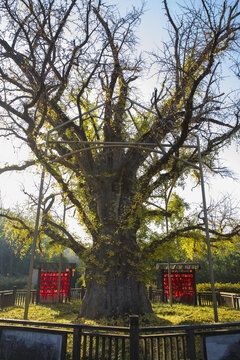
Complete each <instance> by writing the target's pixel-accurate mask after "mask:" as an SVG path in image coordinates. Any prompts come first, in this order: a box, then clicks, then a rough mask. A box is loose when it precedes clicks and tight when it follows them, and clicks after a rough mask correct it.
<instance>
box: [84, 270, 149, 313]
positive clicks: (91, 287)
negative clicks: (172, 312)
mask: <svg viewBox="0 0 240 360" xmlns="http://www.w3.org/2000/svg"><path fill="white" fill-rule="evenodd" d="M96 275H97V274H96ZM150 312H152V308H151V304H150V302H149V300H148V297H147V292H146V287H145V285H144V284H143V283H141V282H139V281H137V280H136V278H135V276H134V275H133V276H130V277H129V278H125V277H124V276H123V275H122V274H120V275H117V276H115V275H114V274H112V273H111V274H109V275H108V276H107V277H106V283H105V284H101V283H99V282H97V281H95V280H94V279H93V280H91V281H89V282H88V285H87V291H86V294H85V296H84V299H83V302H82V308H81V314H80V316H83V317H85V318H88V319H99V318H101V317H111V316H122V315H124V314H144V313H150Z"/></svg>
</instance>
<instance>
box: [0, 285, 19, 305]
mask: <svg viewBox="0 0 240 360" xmlns="http://www.w3.org/2000/svg"><path fill="white" fill-rule="evenodd" d="M15 298H16V289H14V290H4V291H0V308H4V307H7V306H14V305H15Z"/></svg>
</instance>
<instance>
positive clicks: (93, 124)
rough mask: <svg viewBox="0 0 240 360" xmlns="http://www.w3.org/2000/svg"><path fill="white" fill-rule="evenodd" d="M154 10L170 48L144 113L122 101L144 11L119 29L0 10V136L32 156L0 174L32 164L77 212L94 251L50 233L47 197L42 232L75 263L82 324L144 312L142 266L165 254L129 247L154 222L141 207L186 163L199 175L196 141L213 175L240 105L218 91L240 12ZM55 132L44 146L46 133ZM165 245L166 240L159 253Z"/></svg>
mask: <svg viewBox="0 0 240 360" xmlns="http://www.w3.org/2000/svg"><path fill="white" fill-rule="evenodd" d="M163 3H164V8H165V14H166V15H167V19H168V23H169V38H168V41H167V42H165V43H164V44H163V46H162V49H163V51H162V53H161V54H157V55H155V56H154V61H155V66H157V67H158V68H159V71H160V74H161V76H160V79H161V81H159V82H160V83H159V87H158V89H156V90H155V91H154V93H153V97H152V99H151V105H148V102H147V101H143V100H141V104H146V105H147V107H149V106H150V107H151V111H148V110H144V109H143V108H142V107H139V106H137V104H136V102H133V101H131V99H130V98H131V97H134V94H135V91H134V87H133V83H134V81H135V80H136V79H137V78H138V77H139V76H140V74H141V68H142V67H143V62H142V60H141V58H137V57H135V55H134V54H135V45H136V41H135V40H136V39H135V35H134V31H135V26H136V25H137V23H138V22H139V19H140V16H141V14H142V9H140V10H137V9H135V8H134V9H133V10H132V11H131V12H130V13H128V14H127V15H126V16H125V17H122V16H120V15H119V14H118V12H117V9H116V8H114V7H112V6H106V5H104V4H103V3H102V2H101V1H98V2H96V1H91V0H89V1H85V0H67V1H64V2H61V1H60V2H59V1H54V0H52V1H43V0H37V1H35V2H32V1H30V0H21V1H14V0H4V1H3V2H2V5H1V7H0V11H1V17H2V19H3V21H2V32H1V36H0V76H1V78H0V89H1V99H0V108H1V136H8V137H14V138H16V137H17V138H18V139H19V140H21V141H22V142H24V143H26V144H27V145H28V146H29V148H30V150H31V154H32V158H31V159H28V160H27V161H26V162H24V163H22V164H16V165H12V166H5V167H3V168H2V169H1V172H4V171H10V170H24V169H26V168H28V167H30V166H32V165H34V164H41V166H42V167H43V168H44V169H45V171H46V172H48V174H50V175H51V177H52V178H53V179H54V180H55V182H56V183H57V184H58V186H59V188H60V189H61V191H62V193H63V195H64V197H65V198H66V201H67V202H68V203H69V204H71V205H74V207H75V209H76V212H77V214H78V218H79V222H81V223H84V224H85V227H86V229H87V231H88V232H89V234H90V235H91V237H92V243H91V245H88V246H86V245H85V244H83V243H81V242H80V241H78V239H77V238H76V237H73V236H72V234H71V233H70V231H67V230H66V229H65V228H64V226H63V224H62V223H59V222H58V221H57V219H56V218H55V217H54V214H53V213H52V212H51V208H52V206H53V204H54V196H53V195H52V194H51V195H49V197H48V202H47V201H46V202H45V203H44V208H43V215H42V222H41V231H42V232H44V233H45V235H47V236H48V237H50V238H51V239H52V240H53V241H55V242H57V243H60V244H64V245H65V246H68V247H70V248H72V249H73V250H74V251H75V253H76V254H77V255H78V256H79V257H82V258H84V260H85V263H86V266H87V267H86V285H87V291H86V295H85V297H84V300H83V304H82V310H81V311H82V315H84V316H86V317H90V318H96V317H101V316H106V315H107V316H108V315H113V314H123V313H129V312H130V313H131V312H132V313H133V312H134V313H143V312H150V311H151V306H150V303H149V301H148V299H147V296H146V289H145V285H144V276H145V274H144V266H143V265H144V256H143V255H144V253H146V252H151V251H152V249H153V248H157V247H159V245H161V243H162V242H161V241H159V239H153V240H152V241H151V242H150V243H149V244H146V243H145V244H144V246H142V244H141V242H139V241H138V238H137V232H138V230H139V229H140V227H141V224H142V222H143V221H144V213H145V210H152V208H151V205H149V203H147V202H152V199H154V197H155V196H156V194H158V195H159V194H160V197H161V196H162V197H163V198H164V193H163V189H165V188H167V187H168V183H171V182H172V180H173V179H174V181H177V179H178V178H181V176H182V175H183V174H185V173H187V172H189V171H190V168H189V165H188V163H187V161H189V162H191V163H193V164H197V162H198V157H197V152H196V149H191V148H185V147H183V145H192V144H193V143H194V141H195V140H194V139H195V135H199V136H200V137H201V143H202V157H203V160H204V165H205V167H206V168H207V169H208V170H209V171H215V172H218V171H221V170H220V169H219V167H218V164H217V154H218V150H219V149H220V148H221V147H222V146H223V145H224V144H225V143H227V142H228V141H229V139H231V138H233V137H234V136H235V134H237V132H238V130H239V127H240V124H239V109H238V106H237V104H233V103H232V104H230V103H229V101H228V98H226V97H224V96H223V95H222V94H221V93H220V92H219V88H218V80H219V73H218V69H219V65H220V64H221V63H222V62H223V61H224V57H225V56H226V54H228V53H229V52H233V51H234V50H236V49H237V47H238V37H239V12H238V6H239V1H232V2H231V3H230V4H228V3H227V2H224V3H223V4H219V3H218V2H216V3H213V2H211V3H210V2H206V1H204V0H202V1H201V4H200V7H199V8H190V7H189V8H182V9H181V13H179V15H178V17H177V19H176V20H174V18H173V16H172V15H171V14H170V12H169V8H168V5H167V2H166V1H164V2H163ZM159 16H161V14H160V15H159ZM134 99H135V100H136V98H135V97H134ZM139 101H140V100H139ZM90 110H91V112H90ZM73 118H74V119H75V121H70V120H72V119H73ZM68 121H70V122H68ZM64 124H65V125H64ZM59 125H61V127H58V128H57V129H56V131H55V132H54V133H53V134H52V135H51V137H50V139H49V142H48V141H47V139H46V134H47V131H49V130H51V129H53V128H54V127H56V126H59ZM122 142H129V144H128V146H126V145H124V146H123V145H122ZM163 143H167V144H168V146H167V147H163V146H162V144H163ZM46 145H48V146H47V147H46ZM153 150H157V152H155V153H154V152H153ZM179 158H181V159H183V160H185V162H183V161H181V160H179ZM159 210H160V212H161V213H164V209H159ZM165 214H166V212H165ZM22 226H23V227H24V225H22ZM200 229H202V228H201V227H200ZM188 230H189V229H188ZM179 231H180V229H179ZM182 231H184V229H182ZM229 236H231V234H230V235H229ZM172 238H173V234H172V233H171V232H169V234H168V236H167V237H166V238H165V241H167V240H171V239H172Z"/></svg>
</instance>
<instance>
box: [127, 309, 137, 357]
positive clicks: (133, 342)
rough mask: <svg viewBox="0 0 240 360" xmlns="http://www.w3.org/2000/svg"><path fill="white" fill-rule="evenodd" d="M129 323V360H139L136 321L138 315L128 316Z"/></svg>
mask: <svg viewBox="0 0 240 360" xmlns="http://www.w3.org/2000/svg"><path fill="white" fill-rule="evenodd" d="M129 323H130V360H139V319H138V315H130V316H129Z"/></svg>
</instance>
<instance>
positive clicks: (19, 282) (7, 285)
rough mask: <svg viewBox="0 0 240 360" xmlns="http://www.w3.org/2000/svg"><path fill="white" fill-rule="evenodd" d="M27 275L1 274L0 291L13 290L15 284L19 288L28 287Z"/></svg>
mask: <svg viewBox="0 0 240 360" xmlns="http://www.w3.org/2000/svg"><path fill="white" fill-rule="evenodd" d="M27 281H28V277H27V276H22V277H21V278H19V277H18V278H17V277H9V276H4V277H3V276H1V277H0V291H1V290H12V289H13V287H14V286H16V288H17V289H26V288H27Z"/></svg>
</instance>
